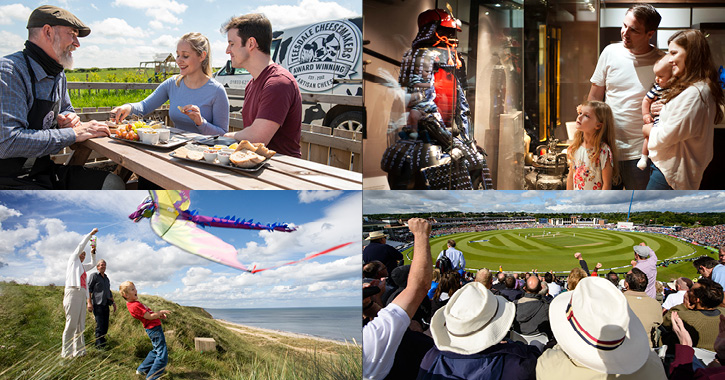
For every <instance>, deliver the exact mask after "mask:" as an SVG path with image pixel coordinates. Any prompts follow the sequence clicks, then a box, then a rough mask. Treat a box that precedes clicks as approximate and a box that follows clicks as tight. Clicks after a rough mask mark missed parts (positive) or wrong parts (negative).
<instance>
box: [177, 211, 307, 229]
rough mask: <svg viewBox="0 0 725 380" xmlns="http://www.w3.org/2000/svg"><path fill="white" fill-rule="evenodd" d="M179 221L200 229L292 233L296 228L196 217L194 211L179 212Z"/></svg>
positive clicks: (229, 219)
mask: <svg viewBox="0 0 725 380" xmlns="http://www.w3.org/2000/svg"><path fill="white" fill-rule="evenodd" d="M179 218H180V219H185V220H190V221H192V222H194V223H196V224H197V225H199V226H200V227H226V228H240V229H245V230H267V231H281V232H292V231H295V230H296V228H293V227H290V226H289V225H288V224H286V223H275V224H262V223H255V222H254V220H253V219H249V220H246V219H242V220H239V218H234V217H233V216H227V217H225V218H220V217H218V216H213V217H210V216H204V215H198V213H197V212H196V211H195V210H187V211H181V212H180V213H179Z"/></svg>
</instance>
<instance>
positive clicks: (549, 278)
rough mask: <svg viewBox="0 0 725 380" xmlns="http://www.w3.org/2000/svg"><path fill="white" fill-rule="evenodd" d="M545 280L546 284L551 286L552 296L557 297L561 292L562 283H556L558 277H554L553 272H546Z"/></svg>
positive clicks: (550, 292) (550, 293)
mask: <svg viewBox="0 0 725 380" xmlns="http://www.w3.org/2000/svg"><path fill="white" fill-rule="evenodd" d="M544 280H545V281H546V286H548V287H549V295H550V296H552V297H556V296H557V295H559V293H561V285H559V284H557V283H556V281H555V280H556V278H554V275H553V274H552V273H551V272H547V273H545V274H544Z"/></svg>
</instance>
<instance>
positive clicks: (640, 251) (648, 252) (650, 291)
mask: <svg viewBox="0 0 725 380" xmlns="http://www.w3.org/2000/svg"><path fill="white" fill-rule="evenodd" d="M632 249H634V260H632V267H633V268H639V269H640V270H641V271H642V272H644V274H646V275H647V289H646V290H645V291H644V292H645V293H647V295H648V296H650V297H652V298H654V299H657V288H656V287H655V282H656V281H657V255H656V254H655V251H653V250H652V248H650V247H648V246H647V245H646V244H645V243H639V245H635V246H634V247H633V248H632Z"/></svg>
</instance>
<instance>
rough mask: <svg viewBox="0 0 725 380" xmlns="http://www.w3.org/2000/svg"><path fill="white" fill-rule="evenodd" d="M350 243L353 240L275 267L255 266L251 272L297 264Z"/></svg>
mask: <svg viewBox="0 0 725 380" xmlns="http://www.w3.org/2000/svg"><path fill="white" fill-rule="evenodd" d="M350 244H352V242H348V243H345V244H340V245H338V246H334V247H332V248H328V249H326V250H324V251H322V252H318V253H315V254H314V255H310V256H307V257H305V258H303V259H299V260H295V261H290V262H288V263H284V264H279V265H275V266H273V267H269V268H262V269H256V266H255V267H254V268H252V270H251V273H259V272H262V271H265V270H268V269H274V268H279V267H282V266H285V265H292V264H297V263H299V262H301V261H305V260H309V259H313V258H315V257H317V256H322V255H324V254H326V253H330V252H332V251H335V250H337V249H340V248H342V247H345V246H348V245H350Z"/></svg>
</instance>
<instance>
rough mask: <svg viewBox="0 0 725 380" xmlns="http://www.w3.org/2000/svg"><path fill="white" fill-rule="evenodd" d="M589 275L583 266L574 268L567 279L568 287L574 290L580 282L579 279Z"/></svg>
mask: <svg viewBox="0 0 725 380" xmlns="http://www.w3.org/2000/svg"><path fill="white" fill-rule="evenodd" d="M586 277H587V272H585V271H584V269H582V268H574V269H572V270H571V272H569V277H568V278H567V279H566V289H567V290H569V291H572V290H574V289H576V286H577V285H578V284H579V281H581V280H582V278H586Z"/></svg>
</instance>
